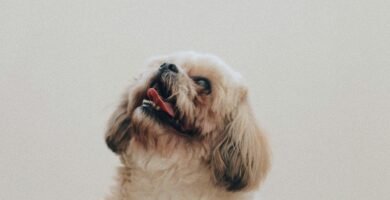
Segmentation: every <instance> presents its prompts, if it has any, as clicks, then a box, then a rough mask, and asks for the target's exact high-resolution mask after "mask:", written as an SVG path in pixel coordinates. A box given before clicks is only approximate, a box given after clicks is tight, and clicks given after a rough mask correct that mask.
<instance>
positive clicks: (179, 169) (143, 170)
mask: <svg viewBox="0 0 390 200" xmlns="http://www.w3.org/2000/svg"><path fill="white" fill-rule="evenodd" d="M129 159H131V160H126V161H125V162H126V163H127V166H129V167H126V168H123V169H122V170H121V172H120V173H121V175H120V177H122V178H124V179H123V180H122V190H121V193H122V196H123V197H124V198H123V199H129V200H130V199H145V200H147V199H172V200H175V199H188V200H190V199H204V200H206V199H219V198H216V197H217V196H225V195H223V194H222V193H224V192H222V191H221V190H220V189H219V188H217V187H216V186H215V185H213V184H212V182H211V181H212V180H211V174H210V171H209V170H208V169H207V167H206V165H204V164H202V162H201V159H200V158H196V156H191V155H187V156H181V155H179V154H173V155H171V156H170V157H168V158H167V157H162V156H158V155H157V154H148V153H141V152H138V154H133V155H132V156H131V157H129ZM225 199H227V198H225Z"/></svg>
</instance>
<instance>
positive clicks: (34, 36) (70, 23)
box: [0, 0, 390, 200]
mask: <svg viewBox="0 0 390 200" xmlns="http://www.w3.org/2000/svg"><path fill="white" fill-rule="evenodd" d="M389 10H390V2H389V1H385V0H383V1H380V0H375V1H363V0H355V1H352V0H351V1H347V0H327V1H305V0H294V1H293V0H290V1H280V0H272V1H271V0H260V1H234V2H233V1H232V2H230V1H180V0H174V1H125V0H85V1H49V0H47V1H45V0H34V1H32V0H31V1H27V0H25V1H19V0H2V1H0V70H1V71H0V97H1V100H0V130H1V132H0V134H1V135H0V199H4V200H22V199H29V200H42V199H47V200H49V199H56V200H69V199H76V200H79V199H80V200H81V199H82V200H87V199H90V200H95V199H103V197H104V196H105V195H106V194H108V192H109V187H110V186H111V185H113V183H114V181H113V176H114V174H115V169H116V166H117V165H118V164H119V162H118V158H117V157H116V156H115V155H114V154H113V153H111V152H110V151H109V150H108V148H107V147H106V145H105V143H104V140H103V134H104V130H105V127H106V121H107V119H108V117H109V115H110V114H111V112H112V111H113V109H114V107H115V105H116V104H117V102H118V100H119V97H120V94H121V93H122V92H123V91H124V89H125V87H126V86H127V85H128V84H129V82H130V80H131V78H132V77H134V76H136V73H135V72H137V71H139V69H140V68H142V66H143V63H144V61H145V60H146V59H148V58H149V57H150V56H155V55H161V54H166V53H171V52H175V51H181V50H195V51H201V52H208V53H213V54H216V55H218V56H220V57H222V59H224V60H225V61H226V62H227V63H229V64H230V65H231V66H232V67H233V68H235V69H236V70H238V71H240V72H241V73H242V74H243V76H244V77H245V78H246V80H247V82H248V85H249V87H250V96H251V100H252V103H253V105H254V109H255V112H256V114H257V118H258V121H259V122H260V124H261V125H262V127H263V129H264V130H265V132H267V134H268V136H269V138H270V142H271V147H272V151H273V167H272V171H271V173H270V174H269V176H268V178H267V180H266V182H265V184H264V186H263V187H262V188H261V189H260V191H259V193H258V195H257V199H268V200H271V199H272V200H302V199H307V200H313V199H315V200H367V199H375V200H388V199H390V191H389V188H390V136H389V135H390V12H389Z"/></svg>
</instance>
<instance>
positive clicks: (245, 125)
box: [106, 53, 269, 191]
mask: <svg viewBox="0 0 390 200" xmlns="http://www.w3.org/2000/svg"><path fill="white" fill-rule="evenodd" d="M251 112H252V111H251V109H250V106H249V104H248V100H247V89H246V87H245V86H244V85H243V84H242V80H241V77H240V75H239V74H238V73H236V72H234V71H233V70H231V69H230V68H229V67H228V66H227V65H226V64H224V63H223V62H222V61H221V60H219V59H218V58H216V57H214V56H210V55H203V54H196V53H179V54H174V55H170V56H164V57H159V58H155V59H153V60H151V61H150V62H149V64H148V66H147V69H146V71H145V72H144V73H143V74H142V75H140V76H139V77H138V78H137V79H136V80H135V81H134V83H133V85H132V86H131V87H130V89H128V90H127V91H126V93H125V96H124V98H123V100H122V102H121V105H120V106H119V107H118V109H117V111H116V112H115V113H114V115H113V116H112V118H111V120H110V123H109V129H108V131H107V134H106V142H107V144H108V146H109V147H110V148H111V149H112V150H113V151H114V152H116V153H118V154H121V155H126V153H127V151H128V150H129V149H130V148H129V146H130V145H131V144H137V145H140V146H142V147H143V148H144V149H149V150H150V149H153V151H156V150H157V152H168V154H169V152H174V151H177V150H178V149H180V148H178V146H180V145H186V147H185V148H189V149H191V151H192V152H194V151H195V152H198V153H199V154H201V155H199V156H200V157H201V158H202V159H203V160H204V163H205V164H206V165H209V168H210V170H211V171H212V174H213V179H214V181H215V183H216V184H217V185H220V186H222V187H225V188H226V189H227V190H230V191H236V190H241V189H248V188H253V187H255V186H257V185H258V184H259V182H260V181H261V179H262V178H264V176H265V174H266V172H267V169H268V166H269V159H268V149H267V144H266V141H265V138H264V137H263V135H262V134H261V133H260V131H259V129H258V127H257V125H256V121H255V119H254V117H253V116H252V113H251ZM132 150H133V151H136V149H134V148H133V149H132Z"/></svg>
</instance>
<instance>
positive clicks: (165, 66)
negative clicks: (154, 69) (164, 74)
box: [160, 63, 179, 73]
mask: <svg viewBox="0 0 390 200" xmlns="http://www.w3.org/2000/svg"><path fill="white" fill-rule="evenodd" d="M160 70H161V71H166V70H169V71H172V72H175V73H178V72H179V70H178V69H177V67H176V65H175V64H171V63H164V64H162V65H161V66H160Z"/></svg>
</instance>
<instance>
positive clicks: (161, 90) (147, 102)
mask: <svg viewBox="0 0 390 200" xmlns="http://www.w3.org/2000/svg"><path fill="white" fill-rule="evenodd" d="M142 108H143V111H144V112H145V113H146V114H148V115H149V116H151V117H153V118H154V119H155V120H156V121H158V122H160V123H163V124H167V125H169V126H171V127H173V128H174V129H176V130H177V131H178V132H179V133H183V134H185V135H188V134H190V133H189V131H187V130H185V128H184V127H183V125H182V124H183V123H182V121H183V119H180V113H179V112H180V111H179V109H178V108H177V106H176V98H175V96H173V95H172V93H171V90H170V88H168V87H167V86H166V85H165V84H164V83H163V82H162V81H161V80H160V79H156V80H154V81H152V83H151V84H150V86H149V88H148V89H147V90H146V95H145V99H143V101H142Z"/></svg>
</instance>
